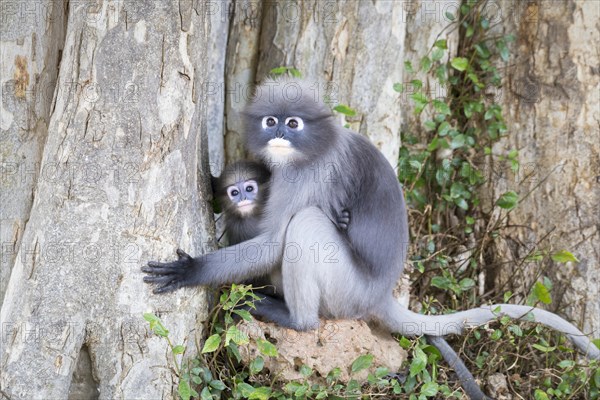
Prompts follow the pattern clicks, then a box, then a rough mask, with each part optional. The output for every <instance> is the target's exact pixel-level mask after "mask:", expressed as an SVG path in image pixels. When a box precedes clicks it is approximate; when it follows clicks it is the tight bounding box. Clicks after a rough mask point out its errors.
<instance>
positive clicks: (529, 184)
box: [490, 0, 600, 336]
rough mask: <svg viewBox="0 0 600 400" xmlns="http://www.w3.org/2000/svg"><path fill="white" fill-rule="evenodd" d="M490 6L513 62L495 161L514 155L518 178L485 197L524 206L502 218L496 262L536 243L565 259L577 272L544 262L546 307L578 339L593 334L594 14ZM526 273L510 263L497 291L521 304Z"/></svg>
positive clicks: (599, 280)
mask: <svg viewBox="0 0 600 400" xmlns="http://www.w3.org/2000/svg"><path fill="white" fill-rule="evenodd" d="M498 4H499V7H498ZM498 4H497V8H496V12H495V14H494V15H495V19H496V20H497V21H499V22H501V27H502V28H503V29H504V31H505V32H506V33H513V34H514V35H515V38H516V40H515V41H514V42H513V47H512V49H511V54H513V55H515V56H516V59H511V64H512V65H511V66H510V67H509V68H508V72H507V76H506V84H505V86H504V90H503V95H504V107H505V111H506V114H507V116H506V121H507V125H508V136H507V138H506V140H504V141H503V142H502V143H500V144H499V145H498V146H496V148H495V149H494V151H495V152H497V153H498V154H502V153H504V154H505V153H506V152H507V151H508V150H510V149H517V150H519V155H520V157H519V158H520V162H521V168H520V170H519V172H518V174H515V175H512V174H511V173H510V169H509V168H508V167H507V168H505V169H502V171H501V172H502V173H499V174H497V179H496V180H495V181H494V182H493V184H492V187H491V188H490V189H491V191H492V192H493V193H494V198H497V197H498V196H499V195H500V194H502V193H503V192H504V191H505V190H508V189H511V190H515V191H516V192H518V193H519V194H520V197H521V198H523V200H522V201H521V202H520V204H519V207H517V209H515V210H514V211H513V212H512V213H511V214H510V216H509V223H510V224H511V225H513V226H514V228H512V229H511V230H510V231H509V232H508V235H509V236H508V238H507V242H506V246H504V247H503V249H504V250H505V253H504V254H503V255H504V256H505V257H506V256H508V254H507V253H508V252H509V251H512V252H513V253H515V254H516V255H518V256H524V255H526V254H527V252H528V251H529V250H531V248H532V247H533V245H535V244H536V243H538V242H541V243H540V244H541V246H542V247H548V248H551V249H552V250H553V251H557V250H565V249H566V250H569V251H571V252H573V253H574V255H575V256H576V257H577V258H578V259H579V260H580V262H579V263H575V264H572V263H567V264H566V265H565V264H557V263H552V262H551V261H549V263H550V267H549V268H548V269H547V270H546V271H544V272H543V275H546V276H549V277H550V278H551V280H552V282H553V283H554V289H553V292H552V293H553V294H554V295H555V297H554V299H553V304H554V305H556V306H558V307H560V308H561V309H560V313H561V314H566V316H567V318H568V319H569V320H571V321H573V322H575V323H576V324H578V325H580V326H582V327H583V328H584V331H585V332H598V331H600V302H599V301H598V299H599V298H600V250H599V248H598V243H600V226H599V224H598V215H600V198H599V188H598V174H599V173H598V171H599V170H600V142H599V140H598V137H599V136H598V110H599V109H600V100H599V97H598V93H599V90H600V74H599V71H598V67H597V66H598V65H599V64H600V58H599V54H598V51H597V43H598V42H599V41H600V34H599V31H598V20H599V19H600V11H599V8H598V4H597V3H595V2H590V1H575V2H552V3H547V2H542V1H533V2H523V3H520V2H514V1H509V0H506V1H502V2H500V3H498ZM526 195H528V196H527V197H526V198H524V197H525V196H526ZM520 226H524V227H525V228H519V227H520ZM506 258H510V257H506ZM509 261H510V260H509ZM532 268H536V267H529V268H527V267H524V268H523V269H517V268H516V265H515V263H514V262H509V263H508V264H505V267H504V268H503V269H502V271H501V274H500V276H499V277H498V279H497V282H498V284H499V285H501V286H500V287H503V288H504V290H507V289H511V290H513V292H515V293H518V294H520V295H522V296H526V295H527V293H528V290H529V288H530V286H531V284H532V283H533V282H535V280H536V279H537V276H536V275H535V274H533V273H532ZM506 285H508V286H506ZM596 336H597V335H596Z"/></svg>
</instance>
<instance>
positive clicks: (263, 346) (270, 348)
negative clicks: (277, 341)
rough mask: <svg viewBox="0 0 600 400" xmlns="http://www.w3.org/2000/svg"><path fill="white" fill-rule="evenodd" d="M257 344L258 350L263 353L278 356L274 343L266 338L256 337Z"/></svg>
mask: <svg viewBox="0 0 600 400" xmlns="http://www.w3.org/2000/svg"><path fill="white" fill-rule="evenodd" d="M256 344H257V346H258V351H260V353H261V354H262V355H264V356H268V357H277V354H278V353H277V348H276V347H275V346H274V345H273V343H271V342H269V341H268V340H265V339H256Z"/></svg>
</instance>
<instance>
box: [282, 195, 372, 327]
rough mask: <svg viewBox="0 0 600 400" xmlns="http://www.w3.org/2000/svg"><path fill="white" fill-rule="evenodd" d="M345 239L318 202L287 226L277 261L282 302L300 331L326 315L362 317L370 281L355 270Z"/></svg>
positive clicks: (367, 304) (369, 297)
mask: <svg viewBox="0 0 600 400" xmlns="http://www.w3.org/2000/svg"><path fill="white" fill-rule="evenodd" d="M355 263H356V260H355V258H354V257H353V255H352V252H351V250H350V249H349V246H348V242H347V239H345V238H344V236H343V234H342V233H341V232H340V231H339V230H338V228H337V226H336V225H335V224H334V223H333V222H331V220H330V219H329V218H328V217H327V216H326V215H325V214H324V213H323V211H321V210H320V209H319V208H316V207H309V208H306V209H304V210H302V211H300V212H299V213H297V214H296V215H295V216H294V217H293V218H292V220H291V222H290V224H289V225H288V229H287V231H286V235H285V246H284V254H283V260H282V265H281V274H282V286H283V293H284V297H285V302H286V304H287V306H288V309H289V311H290V314H291V321H293V323H292V325H291V326H289V327H291V328H294V329H298V330H307V329H314V328H317V327H318V324H319V315H321V316H323V317H326V318H356V319H359V318H362V317H364V316H365V314H366V313H365V310H366V309H368V308H369V305H370V304H369V303H370V299H371V298H372V296H371V295H370V294H371V291H372V290H373V289H372V285H371V283H372V282H370V281H369V280H368V279H365V277H364V276H359V272H358V271H357V270H356V267H355V265H354V264H355Z"/></svg>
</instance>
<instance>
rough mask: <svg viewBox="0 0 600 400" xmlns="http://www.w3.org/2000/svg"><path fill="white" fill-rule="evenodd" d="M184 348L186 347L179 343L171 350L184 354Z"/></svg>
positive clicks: (174, 352)
mask: <svg viewBox="0 0 600 400" xmlns="http://www.w3.org/2000/svg"><path fill="white" fill-rule="evenodd" d="M184 350H185V348H184V347H183V346H182V345H177V346H175V347H173V350H171V351H172V352H173V354H182V353H183V351H184Z"/></svg>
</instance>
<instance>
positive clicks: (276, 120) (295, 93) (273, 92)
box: [242, 79, 339, 168]
mask: <svg viewBox="0 0 600 400" xmlns="http://www.w3.org/2000/svg"><path fill="white" fill-rule="evenodd" d="M242 115H243V117H244V122H245V128H246V129H245V131H246V132H245V133H246V144H247V147H248V150H250V151H251V152H252V153H253V154H255V155H257V156H259V157H261V158H262V159H263V160H265V161H266V162H267V163H268V164H271V168H273V167H277V165H285V164H286V163H290V162H293V163H311V162H314V161H316V160H317V159H318V158H319V157H320V156H321V155H323V154H324V153H326V152H327V151H328V150H329V149H330V148H332V147H334V146H335V143H336V135H337V134H338V132H339V127H338V126H337V124H336V123H335V122H336V121H334V119H333V115H332V113H331V109H330V108H329V107H327V106H326V105H325V104H324V103H323V102H322V101H321V100H320V99H319V93H318V91H316V89H315V87H314V85H312V86H311V84H309V83H308V82H303V81H295V80H286V79H278V80H275V81H268V82H267V83H265V85H262V86H259V87H257V90H256V94H255V96H254V98H253V99H252V101H251V102H250V103H249V104H248V105H247V106H246V108H245V109H244V111H243V112H242Z"/></svg>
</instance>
